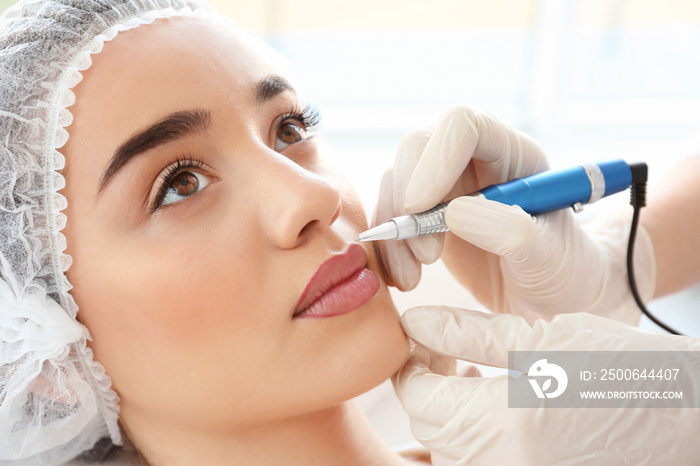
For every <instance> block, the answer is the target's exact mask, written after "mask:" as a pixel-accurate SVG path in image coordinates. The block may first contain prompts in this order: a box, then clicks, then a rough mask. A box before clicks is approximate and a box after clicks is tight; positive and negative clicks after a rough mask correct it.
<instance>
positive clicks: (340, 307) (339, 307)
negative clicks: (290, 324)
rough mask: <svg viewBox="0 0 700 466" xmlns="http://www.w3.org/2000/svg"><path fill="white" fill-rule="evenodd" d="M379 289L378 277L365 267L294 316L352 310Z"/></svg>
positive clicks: (304, 316)
mask: <svg viewBox="0 0 700 466" xmlns="http://www.w3.org/2000/svg"><path fill="white" fill-rule="evenodd" d="M377 291H379V278H377V275H376V274H375V273H374V272H372V271H371V270H370V269H368V268H367V267H365V268H363V269H360V270H358V271H357V272H355V274H353V276H352V277H350V278H348V279H347V280H345V281H344V282H342V283H339V284H337V285H335V286H334V287H333V288H331V289H330V290H328V291H327V292H326V293H325V294H324V295H322V296H321V297H320V298H318V299H317V300H316V301H314V302H313V303H311V305H310V306H309V307H307V308H306V309H304V310H303V311H302V312H301V313H299V314H297V315H296V316H295V317H299V318H316V319H317V318H323V317H333V316H338V315H341V314H347V313H348V312H352V311H354V310H355V309H357V308H358V307H360V306H362V305H363V304H364V303H366V302H367V301H369V300H370V299H372V298H373V297H374V295H376V294H377Z"/></svg>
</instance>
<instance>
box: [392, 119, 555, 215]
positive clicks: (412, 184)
mask: <svg viewBox="0 0 700 466" xmlns="http://www.w3.org/2000/svg"><path fill="white" fill-rule="evenodd" d="M472 159H474V160H475V161H476V162H477V163H478V166H477V168H476V172H477V176H478V178H479V182H480V183H483V184H481V186H478V187H484V186H486V185H488V184H493V183H497V182H503V181H507V180H509V179H512V178H516V177H521V176H526V175H531V174H533V173H537V172H538V171H542V170H544V169H546V168H547V160H546V158H545V157H544V154H543V153H542V151H541V150H540V149H539V147H538V146H537V145H536V144H535V143H534V141H533V140H532V139H531V138H529V137H527V136H526V135H524V134H522V133H519V132H516V131H514V130H512V129H511V128H509V127H507V126H506V125H504V124H502V123H501V122H499V121H498V120H496V119H495V118H493V117H492V116H491V115H488V114H482V113H479V112H476V111H474V110H472V109H471V108H469V107H465V106H457V107H452V108H450V109H448V110H447V111H446V112H444V113H443V114H442V115H441V117H440V120H439V122H438V125H437V127H436V129H435V132H434V133H433V135H432V137H431V138H430V141H429V142H428V144H427V145H426V147H425V150H424V151H423V155H422V156H421V158H420V161H419V162H418V165H417V166H416V168H415V170H414V174H413V176H412V177H411V180H410V181H409V184H408V186H407V189H406V199H405V207H406V208H407V209H408V210H409V211H412V212H419V211H423V210H426V209H429V208H431V207H432V206H434V205H435V204H438V203H439V202H440V201H441V200H442V199H444V198H445V196H446V195H447V194H448V193H449V192H450V191H451V190H452V188H453V186H454V185H455V184H456V182H457V180H458V179H459V178H460V177H461V176H462V174H463V172H464V171H465V170H466V169H467V166H468V165H469V163H470V162H471V161H472ZM478 187H477V186H474V189H477V188H478ZM464 194H467V193H464Z"/></svg>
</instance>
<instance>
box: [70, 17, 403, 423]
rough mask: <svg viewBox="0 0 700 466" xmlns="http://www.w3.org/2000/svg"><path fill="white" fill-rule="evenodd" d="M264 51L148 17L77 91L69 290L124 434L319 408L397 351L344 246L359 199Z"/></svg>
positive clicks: (381, 289) (98, 59)
mask: <svg viewBox="0 0 700 466" xmlns="http://www.w3.org/2000/svg"><path fill="white" fill-rule="evenodd" d="M257 47H258V46H257V45H256V44H255V43H253V42H252V41H251V40H249V39H248V38H246V37H245V36H244V35H243V34H241V33H238V32H234V31H230V30H227V29H225V28H223V27H221V26H218V25H214V24H212V23H209V22H206V21H203V20H197V19H190V18H178V19H169V20H159V21H157V22H156V23H154V24H152V25H147V26H141V27H138V28H136V29H134V30H130V31H126V32H123V33H120V34H119V35H118V36H117V37H116V38H115V39H114V40H113V41H111V42H108V43H107V44H106V45H105V47H104V50H103V51H102V52H101V53H100V54H98V55H95V56H93V66H92V67H91V68H90V69H89V70H88V71H86V72H85V73H84V79H83V81H82V82H81V83H80V84H79V85H78V86H77V87H76V88H75V89H74V91H75V94H76V103H75V105H73V106H72V107H71V108H70V110H71V111H72V113H73V115H74V121H73V123H72V125H71V126H70V127H69V128H68V131H69V133H70V139H69V141H68V143H67V144H66V146H65V147H64V148H63V149H62V151H63V152H64V154H65V155H66V170H65V172H64V174H65V176H66V181H67V185H66V188H65V190H64V191H63V193H64V194H65V195H66V197H67V199H68V209H67V210H66V214H67V216H68V225H67V227H66V229H65V230H64V233H65V234H66V236H67V239H68V253H69V254H71V255H72V257H73V261H74V263H73V266H72V267H71V268H70V270H69V272H68V277H69V279H70V281H71V282H72V284H73V285H74V289H73V291H72V293H73V296H74V297H75V299H76V302H77V303H78V306H79V308H80V312H79V318H80V320H81V321H82V322H83V323H84V324H85V325H86V326H87V327H88V328H89V330H90V332H91V334H92V337H93V341H92V342H91V343H90V346H91V348H92V349H93V351H94V353H95V357H96V359H97V360H98V361H100V362H101V363H102V364H103V365H104V366H105V368H106V370H107V373H108V374H109V375H110V376H111V377H112V381H113V386H114V388H115V390H116V391H117V392H118V394H119V395H120V397H121V403H120V404H121V407H122V415H123V416H124V418H125V419H126V421H127V424H128V423H129V417H131V418H134V419H135V418H137V417H139V418H141V420H142V421H143V420H147V422H150V423H152V424H154V425H157V424H158V423H163V422H168V423H171V422H172V423H181V424H180V425H187V426H190V427H193V428H195V427H196V428H198V429H205V428H210V429H227V430H231V429H235V428H237V427H244V426H246V425H250V424H251V423H261V422H266V421H267V420H274V419H277V418H282V417H288V416H293V415H298V414H301V413H305V412H310V411H314V410H318V409H321V408H324V407H327V406H331V405H333V404H336V403H338V402H340V401H342V400H345V399H348V398H351V397H353V396H355V395H358V394H360V393H361V392H363V391H365V390H367V389H369V388H371V387H373V386H375V385H377V384H378V383H380V382H381V381H382V380H384V379H386V378H387V377H388V376H390V375H391V374H392V373H394V372H395V371H396V370H397V369H398V368H399V367H400V366H401V364H402V363H403V362H404V359H405V357H406V354H407V352H408V343H407V340H406V338H405V336H404V334H403V332H402V331H401V327H400V325H399V322H398V316H397V313H396V310H395V308H394V306H393V304H392V302H391V299H390V296H389V293H388V290H387V288H386V285H385V284H384V281H383V280H382V279H381V277H379V279H378V280H377V277H375V276H374V274H377V276H378V274H379V267H378V263H377V260H376V258H375V256H374V253H373V249H372V248H371V247H366V246H364V245H358V244H357V243H353V242H354V240H355V239H356V238H357V236H358V233H359V232H360V231H362V230H364V229H366V227H367V224H366V220H365V215H364V212H363V209H362V207H361V204H360V202H359V200H358V198H357V197H356V195H355V193H354V192H353V190H352V189H351V187H350V186H349V185H348V183H347V182H346V180H345V179H344V178H343V177H342V176H341V175H340V174H339V173H338V172H337V171H336V170H334V169H333V168H332V167H330V166H329V165H328V164H327V163H326V161H325V160H324V159H323V157H322V156H321V149H322V145H321V144H320V142H319V141H318V140H317V139H316V138H314V137H309V135H308V134H306V133H305V131H304V126H305V124H308V122H305V121H304V120H305V119H306V117H307V116H308V115H304V114H303V113H304V112H301V113H302V115H297V113H299V110H300V109H303V104H302V103H301V102H300V101H299V100H298V97H297V96H296V95H295V92H294V91H293V90H292V89H291V88H288V83H287V82H286V81H285V80H284V79H282V78H280V77H276V76H278V75H280V71H279V70H278V69H276V68H275V67H274V65H273V62H272V61H271V60H266V59H264V58H263V56H264V55H263V54H261V52H260V50H259V49H258V48H257ZM154 125H156V126H155V127H154ZM148 128H151V129H150V131H149V132H147V133H143V132H144V130H146V129H148ZM134 136H136V138H134ZM127 141H130V142H127ZM116 157H121V158H122V162H120V163H116V164H113V162H114V160H116ZM124 160H126V161H124ZM108 167H111V168H108ZM365 254H366V257H367V259H366V260H367V262H366V267H368V268H369V269H370V270H371V271H373V272H370V271H366V270H365V271H364V272H362V268H363V267H364V266H365V262H364V261H365V259H364V257H365ZM333 256H339V257H336V258H335V259H334V260H333V261H331V262H330V263H329V265H327V266H326V267H325V268H323V269H321V271H320V275H319V277H321V278H320V281H319V280H315V281H314V283H315V285H313V286H314V287H316V288H314V290H312V291H311V293H306V295H305V297H304V299H301V298H302V294H303V292H304V290H305V288H306V287H307V284H308V283H309V282H310V280H311V278H312V276H314V274H315V273H316V271H317V270H318V269H319V267H320V266H321V264H323V263H324V262H325V261H327V260H328V259H329V258H331V257H333ZM355 272H361V273H359V274H358V273H355ZM324 277H325V278H324ZM348 278H349V280H350V281H345V282H344V283H340V285H339V288H337V289H334V290H331V291H330V292H328V293H327V294H326V295H325V296H324V297H323V298H321V300H320V301H317V302H316V303H315V304H312V305H311V307H310V308H309V310H308V311H307V312H301V314H300V311H303V309H304V308H306V304H308V303H309V302H310V301H313V298H314V297H315V296H316V295H318V294H319V293H323V292H324V291H325V290H326V289H327V288H328V287H329V286H330V285H332V284H336V283H337V282H339V281H340V282H343V281H344V280H346V279H348ZM324 280H326V281H324ZM377 289H378V291H377ZM300 300H301V301H303V303H302V304H301V306H300ZM348 311H349V312H348ZM316 312H320V313H321V314H322V315H323V317H318V316H311V315H310V314H314V313H316Z"/></svg>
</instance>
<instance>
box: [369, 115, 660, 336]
mask: <svg viewBox="0 0 700 466" xmlns="http://www.w3.org/2000/svg"><path fill="white" fill-rule="evenodd" d="M547 168H548V164H547V161H546V159H545V156H544V154H543V153H542V151H541V150H540V148H539V147H538V146H537V145H536V144H535V142H534V141H533V140H532V139H531V138H530V137H528V136H527V135H525V134H523V133H520V132H518V131H514V130H512V129H510V128H508V127H507V126H505V125H503V124H502V123H500V122H499V121H497V120H495V119H494V118H493V117H491V116H489V115H487V114H481V113H478V112H475V111H473V110H471V109H469V108H466V107H455V108H452V109H450V110H448V111H447V112H445V113H444V114H443V115H442V117H441V118H440V121H439V122H438V125H437V128H436V129H435V130H434V131H433V130H429V129H424V130H415V131H413V132H411V133H409V134H408V135H406V136H405V137H404V139H403V140H402V142H401V145H400V147H399V150H398V153H397V156H396V160H395V164H394V167H393V169H392V170H390V171H388V172H387V173H386V174H385V176H384V178H383V180H382V186H381V189H380V195H379V202H378V204H377V210H376V212H375V219H374V222H373V223H374V224H379V223H382V222H385V221H387V220H388V219H389V218H391V217H395V216H398V215H404V214H406V213H408V212H420V211H423V210H427V209H429V208H431V207H433V206H434V205H436V204H438V203H439V202H443V201H445V200H450V199H455V198H457V197H458V196H463V195H465V194H469V193H473V192H475V191H478V190H479V189H481V188H484V187H486V186H488V185H491V184H495V183H501V182H505V181H508V180H510V179H513V178H520V177H524V176H529V175H532V174H534V173H537V172H540V171H543V170H545V169H547ZM629 211H630V212H629V213H620V212H616V213H615V214H613V215H611V216H609V217H608V218H606V219H603V220H602V221H599V222H597V223H595V224H592V225H590V226H586V227H585V228H582V227H581V226H580V225H579V223H578V221H576V219H575V218H574V216H573V213H572V211H571V210H570V209H566V210H561V211H558V212H552V213H549V214H544V215H539V216H537V218H534V217H531V216H530V215H528V214H527V213H525V212H524V211H523V210H522V209H520V208H519V207H511V206H506V205H503V204H499V203H497V202H492V201H488V200H484V199H478V198H472V197H461V198H459V199H456V200H454V201H452V202H451V203H450V205H449V207H448V208H447V211H446V214H445V219H446V222H447V225H448V227H449V228H450V230H451V233H448V234H446V235H445V237H444V238H443V235H430V236H423V237H419V238H413V239H411V240H406V241H377V242H375V248H376V250H377V252H378V254H379V256H380V258H381V261H382V264H383V268H384V271H385V275H386V276H387V279H388V281H389V283H390V284H393V285H394V286H396V287H398V288H399V289H401V290H408V289H412V288H413V287H415V286H416V285H417V283H418V281H419V279H420V269H421V263H424V264H429V263H431V262H433V261H435V260H437V258H438V257H440V256H441V255H442V259H443V261H444V262H445V264H446V265H447V267H448V269H449V270H450V272H451V273H452V274H453V275H454V276H455V278H456V279H457V280H458V281H459V282H460V283H461V284H462V285H464V286H465V287H467V288H468V289H469V290H470V291H471V292H472V293H473V294H474V296H475V297H476V298H477V299H478V300H479V301H480V302H481V303H483V304H484V305H485V306H486V307H488V308H489V309H491V310H493V311H495V312H501V313H517V314H520V315H523V316H525V317H527V318H530V319H534V318H538V317H542V318H545V319H550V318H551V317H552V316H554V315H555V314H558V313H563V312H590V313H594V314H598V315H603V316H605V317H610V318H613V319H616V320H620V321H623V322H628V323H634V324H636V323H638V321H639V317H640V316H641V313H640V311H639V310H638V309H637V307H636V304H635V303H634V300H633V298H632V295H631V293H630V292H629V287H628V284H627V271H626V253H627V238H628V237H629V226H630V217H631V207H630V209H629ZM452 233H453V234H452ZM443 245H444V247H443ZM634 265H635V277H636V281H637V287H638V289H639V291H640V294H641V297H642V300H643V301H649V300H650V299H651V298H652V297H653V295H654V285H655V282H656V264H655V261H654V254H653V248H652V244H651V240H650V239H649V235H648V234H647V233H646V231H645V230H644V229H643V228H641V227H640V228H639V229H638V233H637V240H636V247H635V257H634Z"/></svg>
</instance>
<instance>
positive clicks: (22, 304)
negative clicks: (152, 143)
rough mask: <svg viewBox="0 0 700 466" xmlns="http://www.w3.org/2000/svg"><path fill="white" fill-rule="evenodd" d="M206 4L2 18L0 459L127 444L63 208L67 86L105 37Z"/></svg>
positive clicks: (118, 6)
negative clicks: (96, 346)
mask: <svg viewBox="0 0 700 466" xmlns="http://www.w3.org/2000/svg"><path fill="white" fill-rule="evenodd" d="M178 16H188V17H205V18H207V19H213V20H216V21H221V22H224V23H226V24H229V25H231V26H233V23H232V21H231V20H228V19H224V18H223V17H221V16H219V15H218V14H217V13H216V12H214V10H212V9H211V8H210V7H209V6H208V5H206V4H205V3H203V2H201V1H199V0H131V1H129V0H63V1H42V0H26V1H20V2H19V3H18V4H16V5H15V6H13V7H11V8H9V9H8V10H7V11H6V12H5V13H4V14H3V15H2V16H0V76H1V78H0V79H2V85H1V86H0V139H1V140H0V464H3V465H5V464H7V465H19V464H22V465H59V464H64V463H66V462H68V461H70V460H72V459H75V458H76V457H78V456H80V455H81V454H82V455H83V456H85V454H84V452H88V453H89V451H90V450H91V449H93V447H95V445H96V444H98V442H99V443H101V444H103V443H104V442H105V441H106V440H105V439H108V441H109V443H110V444H114V445H121V444H122V439H121V435H120V430H119V426H118V423H117V420H118V416H119V404H118V403H119V397H118V396H117V394H116V393H115V392H114V390H112V388H111V385H112V383H111V379H110V378H109V376H108V375H106V374H105V370H104V368H103V367H102V365H101V364H100V363H98V362H96V361H95V360H94V359H93V355H92V351H91V350H90V348H88V347H87V346H86V340H87V339H89V338H90V335H89V333H88V331H87V329H86V328H85V327H84V326H83V325H82V324H80V323H79V322H78V321H77V320H76V314H77V312H78V307H77V305H76V303H75V301H74V300H73V298H72V297H71V295H70V294H69V290H70V289H71V285H70V283H69V282H68V279H67V278H66V276H65V272H66V270H68V268H69V267H70V265H71V258H70V256H68V255H66V254H65V253H64V250H65V249H66V239H65V237H64V235H63V234H62V233H61V230H62V229H63V228H64V227H65V225H66V216H65V215H64V214H63V213H61V211H62V210H63V209H65V207H66V199H65V198H64V197H63V196H62V195H61V194H59V193H58V191H59V190H60V189H62V188H63V187H64V185H65V180H64V178H63V176H62V175H61V174H60V173H59V172H58V171H57V170H61V169H62V168H63V167H64V163H65V159H64V157H63V155H62V154H61V153H60V152H59V149H60V148H61V147H62V146H63V145H64V144H65V143H66V141H67V140H68V132H67V131H66V130H65V127H67V126H68V125H70V124H71V122H72V119H73V117H72V115H71V113H70V111H69V110H68V108H67V107H70V106H71V105H72V104H73V103H74V102H75V95H74V94H73V92H72V91H71V89H72V88H73V87H74V86H75V85H76V84H78V83H79V82H80V80H81V79H82V74H81V72H82V71H84V70H86V69H88V68H89V67H90V65H91V58H90V56H91V55H92V54H96V53H99V52H100V50H102V47H103V45H104V43H105V42H106V41H109V40H111V39H113V38H114V37H115V36H116V35H117V34H118V33H119V32H121V31H126V30H129V29H133V28H135V27H137V26H140V25H143V24H149V23H152V22H154V21H155V20H157V19H159V18H168V17H178Z"/></svg>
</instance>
